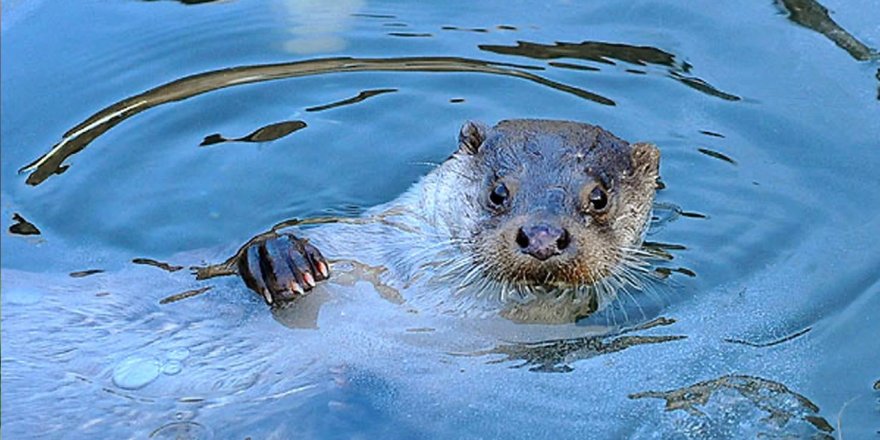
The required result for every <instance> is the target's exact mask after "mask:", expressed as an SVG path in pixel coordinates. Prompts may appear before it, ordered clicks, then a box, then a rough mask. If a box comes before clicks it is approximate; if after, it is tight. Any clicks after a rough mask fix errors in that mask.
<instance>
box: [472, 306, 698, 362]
mask: <svg viewBox="0 0 880 440" xmlns="http://www.w3.org/2000/svg"><path fill="white" fill-rule="evenodd" d="M674 323H675V320H674V319H670V318H663V317H661V318H657V319H654V320H652V321H649V322H647V323H644V324H642V325H639V326H637V327H633V328H628V329H624V330H622V331H619V332H615V333H610V334H602V335H595V336H585V337H578V338H567V339H557V340H550V341H541V342H528V343H511V344H501V345H498V346H497V347H495V348H492V349H490V350H484V351H478V352H476V353H473V354H471V356H486V355H501V356H502V357H501V358H500V359H496V360H493V361H491V362H490V363H501V362H511V361H520V363H518V364H516V365H514V366H513V367H511V368H523V367H529V371H540V372H549V373H567V372H570V371H572V370H573V369H574V368H573V367H572V366H571V364H572V363H574V362H575V361H579V360H584V359H589V358H592V357H596V356H601V355H604V354H608V353H614V352H618V351H623V350H626V349H627V348H630V347H635V346H638V345H644V344H660V343H664V342H672V341H679V340H682V339H685V338H687V336H684V335H662V336H647V335H628V333H632V332H636V331H643V330H648V329H651V328H654V327H662V326H668V325H672V324H674Z"/></svg>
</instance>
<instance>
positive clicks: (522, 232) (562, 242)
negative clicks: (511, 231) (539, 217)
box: [516, 222, 571, 261]
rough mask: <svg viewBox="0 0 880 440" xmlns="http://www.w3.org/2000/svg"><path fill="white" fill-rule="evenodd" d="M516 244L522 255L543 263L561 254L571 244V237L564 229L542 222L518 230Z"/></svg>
mask: <svg viewBox="0 0 880 440" xmlns="http://www.w3.org/2000/svg"><path fill="white" fill-rule="evenodd" d="M516 244H518V245H519V248H520V251H522V252H523V253H526V254H529V255H531V256H533V257H535V258H537V259H539V260H541V261H544V260H546V259H548V258H550V257H552V256H554V255H559V254H561V253H562V251H564V250H565V249H566V248H567V247H568V245H570V244H571V235H569V234H568V231H567V230H566V229H565V228H562V227H559V226H554V225H551V224H549V223H544V222H542V223H538V224H534V225H525V226H523V227H521V228H519V231H517V233H516Z"/></svg>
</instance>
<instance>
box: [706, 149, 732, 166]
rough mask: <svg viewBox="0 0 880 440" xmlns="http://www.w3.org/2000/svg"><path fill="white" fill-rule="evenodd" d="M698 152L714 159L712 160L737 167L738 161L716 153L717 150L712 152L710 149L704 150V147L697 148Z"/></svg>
mask: <svg viewBox="0 0 880 440" xmlns="http://www.w3.org/2000/svg"><path fill="white" fill-rule="evenodd" d="M697 151H699V152H700V153H703V154H705V155H706V156H709V157H712V158H715V159H719V160H723V161H724V162H727V163H729V164H731V165H736V161H735V160H733V159H731V158H730V157H729V156H727V155H726V154H723V153H719V152H717V151H715V150H710V149H708V148H703V147H701V148H697Z"/></svg>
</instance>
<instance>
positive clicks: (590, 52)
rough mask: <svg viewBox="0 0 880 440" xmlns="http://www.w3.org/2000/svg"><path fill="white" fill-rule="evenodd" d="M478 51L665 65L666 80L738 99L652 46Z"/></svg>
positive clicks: (559, 45)
mask: <svg viewBox="0 0 880 440" xmlns="http://www.w3.org/2000/svg"><path fill="white" fill-rule="evenodd" d="M479 48H480V49H482V50H485V51H488V52H493V53H498V54H503V55H517V56H523V57H528V58H534V59H539V60H547V59H556V58H576V59H582V60H587V61H593V62H596V63H600V64H608V65H614V64H615V62H614V61H613V60H617V61H623V62H627V63H631V64H637V65H640V66H646V65H648V64H654V65H659V66H666V67H668V68H669V69H668V76H669V77H670V78H672V79H674V80H676V81H678V82H680V83H682V84H684V85H686V86H688V87H691V88H693V89H695V90H698V91H700V92H703V93H705V94H707V95H711V96H714V97H716V98H721V99H724V100H727V101H739V100H740V97H739V96H736V95H733V94H730V93H726V92H722V91H721V90H718V89H717V88H715V87H713V86H712V85H711V84H709V83H707V82H706V81H704V80H702V79H700V78H697V77H694V76H690V75H688V74H687V73H688V72H690V71H691V69H692V66H691V65H690V64H688V63H687V62H684V61H682V62H679V61H677V60H676V57H675V55H673V54H671V53H669V52H666V51H664V50H661V49H657V48H656V47H650V46H633V45H630V44H621V43H605V42H600V41H584V42H582V43H566V42H556V44H553V45H549V44H541V43H531V42H528V41H518V42H517V43H516V46H501V45H490V44H481V45H480V46H479ZM551 65H552V64H551ZM556 66H557V67H564V68H569V69H577V70H593V69H595V70H599V69H598V68H593V69H590V68H589V67H588V66H580V65H574V64H562V65H560V64H559V63H556ZM626 71H627V72H629V73H636V74H645V73H646V72H644V71H641V70H637V71H634V72H633V71H631V69H630V70H626Z"/></svg>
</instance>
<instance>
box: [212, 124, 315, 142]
mask: <svg viewBox="0 0 880 440" xmlns="http://www.w3.org/2000/svg"><path fill="white" fill-rule="evenodd" d="M303 128H306V123H305V122H303V121H284V122H276V123H274V124H269V125H267V126H265V127H260V128H258V129H256V130H254V131H253V132H251V133H250V134H247V135H245V136H242V137H240V138H235V139H227V138H225V137H223V136H222V135H220V134H219V133H215V134H211V135H208V136H205V139H204V140H203V141H202V143H201V144H199V146H200V147H206V146H209V145H214V144H220V143H223V142H253V143H256V142H270V141H274V140H276V139H281V138H283V137H284V136H287V135H289V134H291V133H293V132H295V131H298V130H302V129H303Z"/></svg>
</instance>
